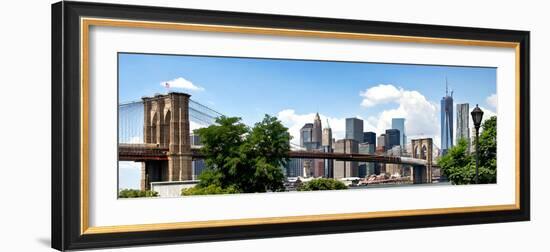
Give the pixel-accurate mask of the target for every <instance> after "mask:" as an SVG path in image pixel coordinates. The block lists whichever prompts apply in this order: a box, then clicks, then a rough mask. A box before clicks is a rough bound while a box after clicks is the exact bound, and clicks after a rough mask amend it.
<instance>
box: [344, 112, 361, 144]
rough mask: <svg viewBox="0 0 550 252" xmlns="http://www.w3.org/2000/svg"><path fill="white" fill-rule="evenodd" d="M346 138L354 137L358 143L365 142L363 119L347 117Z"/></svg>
mask: <svg viewBox="0 0 550 252" xmlns="http://www.w3.org/2000/svg"><path fill="white" fill-rule="evenodd" d="M346 139H353V140H355V141H356V142H357V143H362V142H363V120H361V119H359V118H346Z"/></svg>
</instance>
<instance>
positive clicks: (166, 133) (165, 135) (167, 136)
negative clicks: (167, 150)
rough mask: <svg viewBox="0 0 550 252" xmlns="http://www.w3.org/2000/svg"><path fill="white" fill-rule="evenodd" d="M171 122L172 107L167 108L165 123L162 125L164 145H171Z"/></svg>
mask: <svg viewBox="0 0 550 252" xmlns="http://www.w3.org/2000/svg"><path fill="white" fill-rule="evenodd" d="M171 122H172V113H171V112H170V109H165V113H164V119H163V125H162V128H163V130H162V141H161V143H162V146H163V147H169V145H170V133H171V131H172V130H171V127H170V125H171Z"/></svg>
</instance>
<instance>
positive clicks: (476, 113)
mask: <svg viewBox="0 0 550 252" xmlns="http://www.w3.org/2000/svg"><path fill="white" fill-rule="evenodd" d="M471 114H472V119H473V120H474V126H475V127H476V184H477V183H478V163H479V126H480V125H481V119H483V110H481V109H480V108H479V107H478V105H477V104H476V107H475V108H474V110H472V113H471Z"/></svg>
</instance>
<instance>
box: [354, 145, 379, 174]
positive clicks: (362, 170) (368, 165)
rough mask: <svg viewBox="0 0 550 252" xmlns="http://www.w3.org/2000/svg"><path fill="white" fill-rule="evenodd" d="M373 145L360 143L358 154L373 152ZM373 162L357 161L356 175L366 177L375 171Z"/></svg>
mask: <svg viewBox="0 0 550 252" xmlns="http://www.w3.org/2000/svg"><path fill="white" fill-rule="evenodd" d="M375 148H376V147H375V145H374V144H372V143H360V144H359V154H374V151H375ZM374 168H375V163H373V162H359V163H358V167H357V169H358V176H359V177H360V178H365V177H368V176H370V175H372V174H374V173H375V169H374Z"/></svg>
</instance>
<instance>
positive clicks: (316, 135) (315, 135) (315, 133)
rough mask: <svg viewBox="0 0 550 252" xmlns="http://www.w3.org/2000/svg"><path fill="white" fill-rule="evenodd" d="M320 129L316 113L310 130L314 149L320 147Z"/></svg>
mask: <svg viewBox="0 0 550 252" xmlns="http://www.w3.org/2000/svg"><path fill="white" fill-rule="evenodd" d="M322 130H323V128H322V125H321V118H320V117H319V113H317V114H315V118H314V119H313V129H312V132H311V133H312V134H311V142H312V143H313V145H314V148H315V149H319V148H321V142H322Z"/></svg>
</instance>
